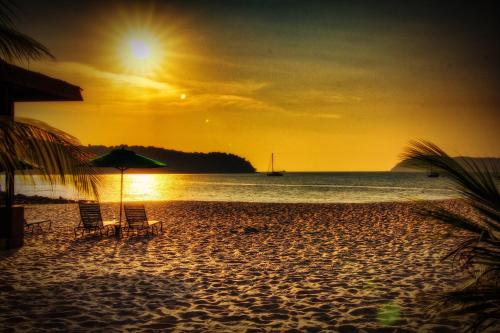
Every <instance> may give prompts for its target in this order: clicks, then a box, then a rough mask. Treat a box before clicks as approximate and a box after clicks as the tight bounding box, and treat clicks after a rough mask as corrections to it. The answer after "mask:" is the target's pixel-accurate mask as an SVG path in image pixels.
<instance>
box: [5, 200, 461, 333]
mask: <svg viewBox="0 0 500 333" xmlns="http://www.w3.org/2000/svg"><path fill="white" fill-rule="evenodd" d="M444 204H446V205H452V206H456V207H457V208H460V204H459V203H458V202H454V201H448V202H445V203H444ZM146 207H147V211H148V214H149V215H150V217H152V218H156V219H161V220H163V221H164V233H163V234H162V235H159V236H154V237H144V236H134V237H130V238H122V239H121V240H119V241H117V240H116V239H115V238H114V237H107V238H106V237H105V238H102V239H101V238H98V237H92V236H91V237H84V238H77V239H76V240H75V239H74V236H73V227H74V226H75V225H76V224H77V223H78V221H79V215H78V207H77V205H76V204H50V205H31V206H29V208H27V212H26V215H27V216H28V218H42V217H43V218H50V219H52V220H53V222H54V223H53V230H52V232H49V233H46V234H28V235H26V239H25V246H24V247H23V248H21V249H20V250H18V251H13V252H5V253H0V272H1V278H0V327H2V330H3V331H11V330H13V331H51V332H52V331H57V330H61V331H96V332H97V331H107V332H111V331H185V330H186V331H187V330H194V331H215V332H259V331H276V332H299V331H300V332H317V331H324V332H455V331H457V329H459V328H461V327H463V326H464V324H467V321H468V319H467V318H463V319H462V320H461V321H457V320H451V319H447V318H441V319H439V320H437V321H436V320H434V321H429V320H428V318H427V316H426V314H425V313H426V312H425V310H424V308H423V307H425V306H426V305H427V303H426V300H427V298H428V297H429V296H430V295H432V294H433V293H438V292H440V291H443V290H445V289H447V288H451V287H453V286H455V281H456V276H455V275H453V274H452V272H453V271H452V265H451V263H450V262H449V261H447V262H442V261H441V257H442V256H443V255H444V254H446V252H447V251H448V250H449V249H450V248H451V247H452V246H453V244H455V243H456V242H458V241H460V238H461V237H463V236H464V235H463V234H461V233H456V232H454V233H453V236H452V237H447V236H448V235H449V234H450V231H451V229H450V228H449V227H447V226H444V225H442V224H439V223H437V222H434V221H428V220H422V218H419V217H417V216H416V215H415V214H414V213H412V204H411V203H377V204H266V203H222V202H168V203H148V204H147V205H146ZM103 213H104V215H105V216H106V217H108V218H111V217H113V216H117V206H116V204H105V205H103Z"/></svg>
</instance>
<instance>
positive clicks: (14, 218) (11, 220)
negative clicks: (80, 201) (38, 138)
mask: <svg viewBox="0 0 500 333" xmlns="http://www.w3.org/2000/svg"><path fill="white" fill-rule="evenodd" d="M0 116H2V117H7V119H8V120H11V121H14V100H13V98H12V96H11V91H10V89H9V87H8V86H5V85H0ZM14 153H15V152H14V151H13V152H12V154H14ZM14 173H15V170H5V200H4V202H5V208H3V209H1V210H0V212H1V213H0V223H2V225H1V226H0V249H13V248H18V247H21V246H23V239H24V227H23V225H24V210H23V209H22V207H17V208H16V207H14V195H15V188H14V181H15V179H14V175H15V174H14Z"/></svg>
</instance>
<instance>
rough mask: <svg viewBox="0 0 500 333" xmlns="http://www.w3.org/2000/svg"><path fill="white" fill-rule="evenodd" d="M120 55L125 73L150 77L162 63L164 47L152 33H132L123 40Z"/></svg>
mask: <svg viewBox="0 0 500 333" xmlns="http://www.w3.org/2000/svg"><path fill="white" fill-rule="evenodd" d="M120 55H121V56H120V58H121V59H122V62H123V67H124V69H125V70H126V71H127V72H130V73H133V74H138V75H151V74H154V73H155V72H156V71H158V69H159V68H160V67H161V65H162V63H163V62H164V60H165V47H164V43H163V41H162V40H161V39H160V38H157V37H155V36H154V35H153V34H152V33H148V32H140V33H134V34H131V35H129V36H125V37H124V38H123V41H122V45H121V51H120Z"/></svg>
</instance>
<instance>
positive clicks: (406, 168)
mask: <svg viewBox="0 0 500 333" xmlns="http://www.w3.org/2000/svg"><path fill="white" fill-rule="evenodd" d="M453 159H454V160H456V161H457V162H459V163H462V164H463V165H464V166H465V167H466V168H467V163H470V162H472V163H475V164H477V165H478V166H479V168H480V169H482V168H484V167H485V166H488V167H489V168H490V169H493V170H495V171H497V172H498V170H500V157H468V156H457V157H453ZM493 170H492V171H493ZM418 171H423V172H426V171H428V170H426V166H423V167H419V166H418V162H416V161H412V160H406V161H402V162H399V163H398V164H396V165H395V166H394V167H393V168H392V169H391V172H418Z"/></svg>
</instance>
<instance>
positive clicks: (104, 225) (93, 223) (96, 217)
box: [75, 202, 118, 238]
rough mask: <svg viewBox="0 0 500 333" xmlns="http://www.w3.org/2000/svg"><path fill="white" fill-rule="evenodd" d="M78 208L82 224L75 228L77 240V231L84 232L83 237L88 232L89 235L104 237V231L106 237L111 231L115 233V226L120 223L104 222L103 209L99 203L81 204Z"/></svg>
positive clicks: (113, 221)
mask: <svg viewBox="0 0 500 333" xmlns="http://www.w3.org/2000/svg"><path fill="white" fill-rule="evenodd" d="M78 208H79V209H80V223H79V224H78V226H77V227H76V228H75V238H76V235H77V231H78V230H81V231H82V236H83V235H84V234H85V231H87V232H88V233H89V234H90V233H92V232H93V233H94V234H97V233H99V235H100V236H101V237H102V233H103V231H105V232H106V236H107V235H108V234H109V232H110V231H112V232H113V233H114V231H115V226H118V221H115V220H111V221H104V220H103V219H102V215H101V207H100V206H99V204H98V203H87V202H79V203H78Z"/></svg>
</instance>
